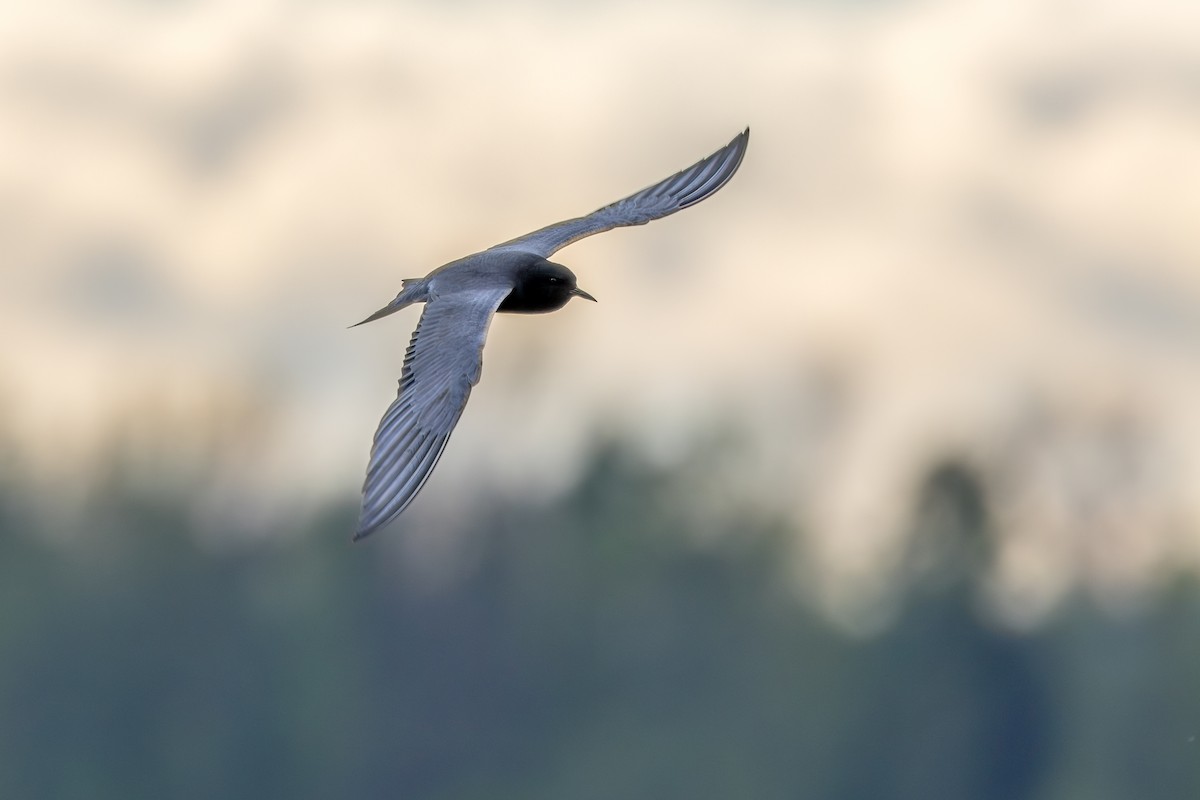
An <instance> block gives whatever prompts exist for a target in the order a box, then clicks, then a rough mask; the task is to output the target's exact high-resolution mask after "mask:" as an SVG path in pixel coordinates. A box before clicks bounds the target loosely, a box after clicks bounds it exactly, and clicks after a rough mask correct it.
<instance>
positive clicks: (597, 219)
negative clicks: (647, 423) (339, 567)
mask: <svg viewBox="0 0 1200 800" xmlns="http://www.w3.org/2000/svg"><path fill="white" fill-rule="evenodd" d="M749 141H750V129H749V128H747V129H746V130H744V131H742V132H741V133H739V134H738V135H737V136H735V137H734V138H733V140H732V141H730V142H729V144H727V145H725V146H724V147H722V148H721V149H720V150H718V151H717V152H715V153H713V154H712V155H710V156H708V157H707V158H704V159H701V160H700V161H698V162H696V163H695V164H693V165H692V166H690V167H688V168H687V169H685V170H682V171H680V172H677V173H676V174H674V175H672V176H671V177H669V178H667V179H666V180H663V181H660V182H659V183H656V184H654V185H653V186H649V187H647V188H645V189H642V190H641V191H640V192H637V193H635V194H631V195H630V196H629V197H626V198H625V199H623V200H618V201H617V202H615V203H612V204H610V205H607V206H604V207H603V208H601V209H598V210H596V211H593V212H592V213H591V214H588V215H587V216H583V217H575V218H574V219H568V220H565V221H563V222H556V223H554V224H553V225H548V226H546V227H545V228H540V229H538V230H536V231H534V232H533V233H527V234H525V235H524V236H520V237H517V238H516V239H511V240H509V241H507V242H503V243H501V244H498V245H496V246H495V247H491V248H489V249H487V250H484V251H482V252H479V253H475V254H473V255H469V256H466V257H465V258H460V259H458V260H457V261H451V262H450V263H449V264H446V265H444V266H441V267H438V268H437V269H435V270H434V271H433V272H431V273H429V274H428V275H426V276H425V277H424V278H409V279H406V280H405V281H404V282H403V288H402V289H401V291H400V293H399V294H398V295H396V298H395V299H394V300H392V302H390V303H388V304H387V305H386V306H384V307H383V308H381V309H379V310H378V311H376V312H375V313H374V314H372V315H371V316H369V317H367V318H366V319H364V320H363V321H362V322H359V323H358V325H362V324H364V323H367V322H372V321H374V320H377V319H379V318H380V317H386V316H387V315H388V314H393V313H395V312H397V311H399V310H400V309H402V308H404V307H406V306H409V305H412V304H413V303H424V304H425V310H424V311H423V312H422V313H421V320H420V322H418V323H417V329H416V330H415V331H413V335H412V340H411V341H410V342H409V345H408V350H406V351H405V354H404V369H403V371H402V372H401V374H400V389H399V392H397V394H396V399H395V400H394V401H393V402H392V404H391V406H389V407H388V410H387V413H385V414H384V415H383V419H382V420H381V421H380V423H379V428H378V430H376V431H375V440H374V443H373V444H372V445H371V460H370V464H369V465H368V467H367V478H366V481H365V482H364V483H363V502H362V512H361V514H360V515H359V520H358V529H357V531H356V532H355V534H354V539H355V540H358V539H361V538H363V537H364V536H369V535H370V534H372V533H374V532H375V531H377V530H378V529H379V528H381V527H383V526H384V525H386V524H388V523H389V522H391V521H392V520H394V519H395V518H396V517H397V516H399V514H400V512H402V511H403V510H404V509H405V508H407V507H408V504H409V503H411V502H412V500H413V498H414V497H416V496H417V492H419V491H420V490H421V487H422V486H424V485H425V481H426V480H428V478H429V475H430V473H432V472H433V467H434V465H436V464H437V462H438V459H439V458H440V457H441V455H442V451H443V450H445V449H446V442H447V441H449V439H450V434H451V432H452V431H453V430H454V426H455V424H457V423H458V418H459V417H460V416H462V412H463V408H464V407H465V406H466V404H467V398H468V397H469V396H470V394H471V387H473V386H474V385H475V384H476V383H478V382H479V375H480V372H481V370H482V369H483V343H484V340H485V339H486V338H487V331H488V326H489V325H490V324H491V321H492V316H493V315H494V314H496V313H497V312H499V313H506V312H507V313H512V314H543V313H546V312H550V311H557V310H558V309H560V308H562V307H563V306H565V305H566V304H567V301H569V300H570V299H571V298H572V297H582V298H583V299H585V300H591V301H593V302H595V299H596V298H594V297H592V296H591V295H590V294H588V293H587V292H585V291H584V290H582V289H580V288H579V286H578V285H577V284H576V280H575V274H574V273H573V272H571V270H569V269H567V268H566V267H564V266H562V265H561V264H556V263H554V262H552V261H549V260H548V259H549V258H550V256H552V255H554V253H556V252H557V251H559V250H561V249H562V248H564V247H566V246H567V245H569V244H571V243H572V242H577V241H579V240H580V239H582V238H584V237H586V236H591V235H592V234H595V233H603V232H604V231H609V230H612V229H613V228H620V227H624V226H626V225H644V224H646V223H647V222H649V221H650V220H653V219H658V218H660V217H665V216H667V215H668V214H674V213H675V212H676V211H679V210H681V209H684V208H687V207H688V206H692V205H695V204H696V203H699V202H700V201H701V200H703V199H704V198H706V197H709V196H710V195H712V194H714V193H715V192H716V191H717V190H718V189H720V188H721V187H722V186H724V185H725V184H726V183H727V182H728V181H729V179H730V178H732V177H733V173H735V172H737V169H738V167H739V166H740V165H741V163H742V157H743V156H744V155H745V154H746V145H747V144H748V143H749ZM351 327H356V326H351Z"/></svg>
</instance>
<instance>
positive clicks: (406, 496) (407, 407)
mask: <svg viewBox="0 0 1200 800" xmlns="http://www.w3.org/2000/svg"><path fill="white" fill-rule="evenodd" d="M510 291H511V287H495V288H487V289H478V290H470V291H458V292H453V293H450V294H446V295H441V296H437V297H433V298H431V299H430V300H429V302H428V303H427V304H426V306H425V311H424V313H422V314H421V321H420V322H419V323H418V324H417V329H416V330H415V331H414V332H413V336H412V341H411V342H410V343H409V345H408V349H407V350H405V355H404V369H403V371H402V373H401V376H400V387H399V391H398V392H397V394H396V399H395V400H394V401H392V404H391V406H389V407H388V410H387V412H386V413H384V415H383V419H381V420H380V422H379V428H378V429H377V430H376V432H375V440H374V443H373V444H372V446H371V462H370V466H369V467H368V468H367V479H366V481H365V483H364V484H363V503H362V513H361V514H360V516H359V522H358V530H357V532H356V533H355V534H354V538H355V539H361V538H363V537H364V536H368V535H370V534H371V533H373V532H374V531H376V530H377V529H379V528H381V527H383V526H384V525H386V524H387V523H389V522H391V521H392V520H393V519H395V518H396V516H397V515H399V514H400V512H401V511H403V510H404V509H405V508H406V507H407V506H408V504H409V503H411V502H412V500H413V498H414V497H416V495H417V492H419V491H420V490H421V487H422V486H424V485H425V481H426V480H428V479H429V476H430V474H431V473H432V472H433V468H434V466H435V465H436V464H437V462H438V459H439V458H440V457H441V455H442V452H443V451H444V450H445V449H446V443H447V442H448V441H449V440H450V434H451V432H453V430H454V426H455V425H456V424H457V423H458V419H459V417H460V416H462V412H463V408H464V407H465V406H466V404H467V398H468V397H470V395H471V387H473V386H474V385H475V384H476V383H478V382H479V374H480V370H481V368H482V365H483V344H484V341H485V340H486V339H487V331H488V326H489V325H490V324H491V321H492V316H493V315H494V314H495V312H496V309H497V308H498V307H499V305H500V303H501V302H502V301H503V300H504V298H505V297H507V296H508V293H509V292H510Z"/></svg>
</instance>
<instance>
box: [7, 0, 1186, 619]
mask: <svg viewBox="0 0 1200 800" xmlns="http://www.w3.org/2000/svg"><path fill="white" fill-rule="evenodd" d="M1152 5H1153V6H1154V9H1153V12H1151V11H1150V10H1148V8H1147V6H1146V5H1145V4H1140V3H1133V2H1131V1H1130V2H1118V1H1116V0H1113V1H1111V2H1104V3H1089V4H1083V3H1077V2H1048V3H1047V2H1035V1H1034V0H1025V1H1023V2H1004V3H1002V2H975V3H965V4H960V3H950V2H933V3H919V4H916V3H846V4H837V3H793V4H785V3H773V4H732V3H720V2H711V3H705V4H701V5H686V6H685V5H682V4H678V5H677V4H665V5H655V6H652V7H636V8H635V7H634V6H627V5H619V4H618V5H609V4H576V5H572V6H570V7H562V6H558V5H555V6H553V7H552V6H550V5H549V4H540V3H524V4H512V5H505V6H503V7H500V6H494V5H485V4H467V5H462V4H454V5H452V6H449V7H443V6H433V5H423V4H410V3H396V4H373V3H346V4H338V3H289V2H266V3H256V4H242V3H229V2H227V3H212V4H200V3H181V4H166V5H161V4H145V3H118V4H105V5H102V6H85V5H78V6H77V5H75V4H65V5H64V7H65V8H69V9H70V13H68V14H63V13H61V11H62V8H60V7H59V6H57V5H56V6H55V7H54V8H50V7H49V6H40V5H39V6H25V7H9V8H6V9H5V10H4V11H3V12H0V118H2V119H3V120H4V126H3V127H4V129H5V136H4V139H3V141H2V142H0V252H4V253H5V254H6V258H5V259H4V265H3V267H0V376H2V377H0V398H2V399H3V404H4V405H3V407H4V408H5V413H6V414H7V416H8V422H7V424H8V425H11V427H12V428H13V433H12V437H13V438H14V440H15V446H16V448H17V449H18V450H19V451H20V452H21V453H22V454H23V456H22V457H23V458H24V459H25V460H26V461H27V462H29V465H30V467H29V468H30V469H31V470H32V471H33V472H35V473H36V474H39V475H42V476H43V477H44V478H45V480H47V481H55V482H61V481H75V482H79V483H81V484H84V485H86V484H87V483H88V482H94V481H95V480H96V476H95V475H94V474H91V473H90V472H89V464H90V463H92V462H90V461H89V459H88V453H89V452H93V451H95V450H96V449H97V448H101V447H104V446H107V444H106V443H111V441H112V439H113V437H114V436H116V435H117V432H118V431H119V432H121V433H120V435H121V436H125V437H129V438H131V439H132V440H134V441H137V442H140V443H141V444H139V445H138V447H139V448H141V450H142V451H143V453H144V457H145V458H146V459H148V461H149V462H150V463H155V464H159V463H176V464H185V463H187V462H188V461H189V460H192V459H213V458H215V459H216V460H217V461H218V462H219V463H220V464H221V465H222V467H221V469H218V470H216V472H217V473H218V474H220V475H221V476H222V477H221V479H220V481H217V482H216V483H214V484H213V485H212V486H209V487H208V488H207V489H205V488H204V487H200V488H199V489H197V492H198V495H200V496H198V502H199V503H201V504H202V505H204V506H205V507H206V508H208V509H213V508H216V509H221V508H226V509H229V510H230V513H235V514H236V510H237V508H238V507H239V504H241V505H244V504H246V503H252V502H253V503H263V502H266V501H263V500H262V499H261V498H270V497H274V498H276V500H275V501H274V502H275V504H277V506H278V507H279V508H280V509H284V510H288V511H287V512H285V511H281V512H280V513H288V512H294V510H295V509H296V508H298V507H299V508H303V507H305V505H306V504H312V503H316V502H320V501H323V500H325V499H329V498H335V497H336V498H342V497H349V496H352V495H353V492H354V490H355V488H356V487H357V485H358V482H359V480H360V472H361V470H362V468H363V466H364V464H365V460H366V450H367V447H368V444H369V440H370V434H371V431H372V429H373V426H374V424H375V421H376V420H377V418H378V415H379V413H380V412H381V410H382V409H383V407H385V406H386V403H387V402H388V399H389V397H390V396H391V394H392V392H393V391H394V381H395V379H396V377H397V376H398V372H399V363H400V360H401V357H402V353H403V349H404V346H405V343H406V342H405V340H406V339H407V336H408V334H409V331H410V328H411V324H412V322H413V321H414V318H413V317H408V316H405V317H403V318H402V319H395V320H389V322H388V323H387V324H380V325H377V326H370V327H368V328H364V329H361V330H356V331H354V332H346V331H344V330H343V328H344V326H345V325H346V324H348V323H349V322H352V321H355V320H357V319H359V318H361V317H362V315H363V314H364V313H365V312H366V311H369V310H371V309H373V308H375V307H377V306H378V305H379V304H380V302H381V301H382V300H383V299H385V298H387V297H389V296H391V295H392V294H394V292H395V291H396V290H397V289H398V287H399V282H400V279H401V278H404V277H408V276H412V275H420V274H424V273H425V272H427V271H428V270H429V269H431V268H433V267H435V266H437V265H438V264H440V263H443V262H445V261H447V260H449V259H451V258H454V257H457V256H459V255H462V254H464V253H466V252H470V251H472V250H475V249H479V248H482V247H486V246H488V245H490V244H492V243H494V242H497V241H501V240H503V239H506V238H509V237H511V236H513V235H516V234H517V233H520V232H523V231H525V230H529V229H532V228H534V227H537V226H540V225H542V224H546V223H548V222H551V221H553V220H556V219H559V218H563V217H566V216H571V215H575V214H578V213H582V212H585V211H587V210H589V209H591V208H594V207H596V206H599V205H601V204H603V203H606V202H609V201H611V200H614V199H616V198H617V197H620V196H622V195H623V194H625V193H628V192H629V191H632V190H634V189H636V188H637V187H639V186H642V185H645V184H646V183H649V182H651V181H653V180H656V179H657V178H660V177H661V176H662V175H663V174H666V173H667V172H668V171H670V170H672V169H675V168H678V167H681V166H683V165H685V164H687V163H691V161H692V160H694V159H696V158H698V157H699V156H701V155H703V154H705V153H707V152H709V151H711V150H712V149H713V148H714V147H715V146H716V145H718V144H720V143H721V142H723V141H725V140H726V139H727V138H728V136H730V135H731V134H732V133H733V132H735V131H736V130H738V129H740V128H741V127H742V126H743V125H745V124H747V123H749V124H750V125H751V126H752V128H753V130H754V141H753V145H752V147H751V151H750V153H749V156H748V158H747V161H746V163H745V166H744V168H743V170H742V172H741V173H740V174H739V176H738V177H737V179H736V180H735V181H734V182H733V183H732V184H731V185H730V187H729V188H728V189H727V190H725V191H724V192H723V193H722V194H721V195H720V196H718V197H717V198H714V199H713V200H712V201H710V203H706V204H705V205H704V206H702V207H698V208H696V209H694V210H691V211H689V212H688V213H686V214H681V215H679V216H677V217H672V218H671V219H670V220H667V221H664V222H662V223H659V224H656V225H655V226H649V227H647V228H644V229H635V230H630V231H622V232H617V233H613V234H609V235H607V236H605V237H598V238H596V239H590V240H587V241H586V242H582V243H580V244H578V245H576V246H574V247H573V248H572V249H571V250H569V251H567V252H565V253H564V254H563V256H562V258H563V260H564V261H565V263H567V264H568V265H570V266H571V267H572V268H573V269H575V270H576V272H577V273H579V274H580V276H581V280H582V281H583V283H584V285H585V286H586V287H587V288H588V289H589V291H592V292H593V293H595V294H596V295H597V296H598V297H599V298H600V299H601V303H600V305H599V306H598V307H597V308H588V309H579V308H576V309H568V310H567V311H566V312H564V313H562V314H559V315H556V316H555V317H553V318H539V319H501V320H498V322H497V324H496V325H495V326H494V327H493V335H492V339H491V341H490V343H489V347H488V350H487V365H486V368H485V372H486V379H485V380H484V381H483V382H482V383H481V385H480V387H479V389H478V390H477V392H476V394H475V398H474V399H473V401H472V406H471V409H470V410H469V411H468V412H467V414H466V416H465V419H464V421H463V424H462V426H461V428H460V430H459V432H458V433H457V435H456V437H455V440H454V443H453V444H452V445H451V447H450V449H449V451H448V454H447V458H446V459H445V461H444V463H443V465H442V466H441V468H440V469H439V472H438V474H437V476H436V477H435V478H434V479H433V481H432V482H431V483H430V486H429V487H428V489H427V492H426V494H427V497H425V498H423V501H422V502H423V503H424V505H425V508H426V511H422V510H421V508H420V507H419V506H417V507H414V509H413V513H415V514H418V515H420V514H423V513H428V514H430V515H436V514H439V513H443V512H444V513H449V512H448V511H446V510H445V509H446V507H447V506H449V505H451V504H452V503H451V500H452V499H453V500H454V502H459V498H461V496H462V495H463V492H464V489H465V488H466V487H475V486H480V487H485V488H487V489H489V490H497V491H511V492H516V491H523V490H528V487H529V486H530V485H534V486H536V487H539V488H538V491H546V492H554V491H557V490H559V489H561V488H562V487H563V486H564V485H567V484H569V482H570V481H571V480H572V476H573V475H575V474H577V470H578V463H579V458H580V455H581V454H582V453H584V452H585V451H586V450H587V449H588V448H589V447H591V446H592V444H591V443H592V442H593V440H594V438H595V436H596V435H597V434H598V432H601V431H605V430H608V429H611V428H614V427H615V428H617V429H620V430H622V431H624V432H626V433H627V434H628V435H629V436H631V437H633V438H635V439H639V440H641V441H643V442H645V446H646V448H647V450H648V451H649V452H651V453H653V454H655V457H656V458H658V459H660V460H662V461H664V462H669V461H670V460H671V459H672V458H685V457H686V453H688V452H690V450H689V448H688V447H687V446H686V445H685V444H683V443H686V442H689V441H692V440H693V439H694V438H696V437H697V436H702V435H703V433H704V432H706V431H708V430H709V429H711V428H713V427H715V426H719V425H723V424H726V422H728V421H729V420H732V427H733V429H734V430H736V431H738V432H739V433H738V435H739V436H741V437H744V439H745V442H744V445H745V446H744V451H741V450H739V451H738V452H733V451H731V452H730V454H729V459H730V463H731V464H734V465H736V467H737V468H736V469H730V470H729V475H728V487H727V488H728V490H729V491H730V492H731V493H734V494H736V495H739V496H743V497H753V498H755V499H756V501H759V502H763V503H773V504H778V505H779V506H781V507H786V508H789V509H790V512H791V513H792V514H793V516H794V517H795V519H796V520H797V524H798V527H799V528H801V529H804V530H809V531H811V532H812V536H811V540H810V541H808V545H809V546H811V547H812V549H813V552H814V554H816V556H817V557H818V558H819V559H820V562H819V563H821V564H822V565H823V566H824V568H823V569H822V570H821V571H820V574H821V576H822V577H821V578H820V580H821V581H822V583H823V585H822V586H821V587H820V589H819V591H821V592H823V593H825V595H826V597H827V599H828V603H829V605H830V607H831V608H833V609H835V613H836V609H837V608H842V607H848V606H846V604H849V603H851V600H849V599H846V598H844V597H841V593H842V592H846V593H850V594H854V595H856V596H858V597H861V596H864V591H865V590H864V588H863V587H864V586H871V585H877V586H880V587H885V586H886V581H885V582H872V579H871V578H869V576H870V575H878V574H879V573H880V571H881V570H886V569H889V568H893V567H894V566H895V565H894V564H891V567H889V564H890V561H889V559H891V558H892V557H891V556H890V555H889V554H891V553H894V552H895V551H896V543H897V541H899V540H900V539H902V537H904V536H905V535H906V533H905V531H906V530H907V523H906V520H907V517H908V515H909V514H910V512H911V509H910V508H909V507H908V505H909V498H910V497H911V494H912V491H913V488H914V485H916V484H917V483H918V482H919V480H920V479H921V477H920V476H923V475H925V474H926V472H927V471H928V470H929V469H931V468H932V467H933V465H935V464H936V463H939V460H940V459H942V458H943V456H944V455H945V454H946V453H948V452H954V453H960V454H964V455H965V456H966V457H968V458H969V459H970V460H971V462H972V463H973V464H975V465H976V466H977V467H978V469H979V470H980V472H981V473H982V475H983V476H984V477H983V481H984V483H985V485H986V487H987V489H988V490H989V491H991V492H993V493H995V496H996V497H998V498H999V501H1000V503H1001V504H1002V509H1001V513H1000V514H999V518H1000V519H1001V520H1002V525H1001V527H1002V530H1001V531H999V532H998V536H999V537H1000V539H1001V542H1002V544H1001V554H1000V564H1001V567H1000V569H999V574H998V577H997V581H998V586H999V587H1000V588H998V589H997V596H998V597H1012V596H1018V599H1017V600H1007V601H1005V600H998V601H997V602H1001V603H1008V606H1006V607H1012V608H1017V607H1018V606H1020V607H1021V608H1023V609H1027V610H1026V611H1021V612H1013V613H1014V615H1016V616H1021V614H1029V615H1036V614H1038V613H1043V612H1044V609H1046V608H1049V607H1051V606H1052V605H1053V602H1054V600H1055V599H1056V598H1057V597H1058V596H1060V595H1061V593H1062V592H1063V591H1065V590H1066V588H1067V587H1069V586H1071V585H1074V584H1075V583H1076V582H1077V581H1083V582H1088V581H1097V582H1100V583H1101V584H1105V585H1112V586H1126V587H1127V586H1134V587H1136V586H1138V585H1141V584H1142V583H1144V582H1145V581H1147V580H1150V577H1149V576H1153V575H1156V574H1159V573H1160V572H1161V571H1162V570H1163V569H1164V568H1165V567H1166V565H1171V566H1172V567H1180V566H1186V567H1188V568H1193V569H1194V568H1195V566H1196V565H1197V564H1198V563H1200V535H1198V534H1197V526H1198V525H1200V505H1198V501H1197V497H1200V494H1198V493H1197V492H1196V487H1197V485H1198V484H1200V423H1197V422H1196V415H1195V413H1194V409H1195V408H1196V406H1197V403H1200V374H1198V373H1197V370H1196V366H1195V365H1196V360H1195V355H1196V346H1197V336H1198V335H1200V333H1198V332H1200V269H1198V268H1197V263H1198V261H1200V239H1197V237H1196V236H1195V234H1194V220H1195V219H1196V218H1197V215H1198V214H1200V192H1198V191H1197V189H1196V187H1197V186H1200V155H1197V151H1196V149H1195V147H1194V142H1195V135H1196V131H1197V127H1198V126H1200V55H1197V52H1196V50H1195V47H1194V41H1193V40H1194V36H1192V35H1191V32H1192V31H1194V30H1196V29H1197V28H1196V25H1197V23H1200V19H1198V17H1200V12H1197V11H1196V10H1194V9H1192V8H1190V7H1188V6H1186V5H1182V4H1170V3H1165V2H1164V3H1155V4H1152ZM634 15H636V22H637V24H630V18H631V16H634ZM150 408H156V409H160V411H161V413H157V412H155V413H151V412H149V411H148V409H150ZM225 415H228V420H227V421H226V422H222V421H220V420H222V419H225V418H226V416H225ZM214 420H216V421H214ZM210 429H211V430H224V431H226V433H224V434H217V433H214V434H211V435H210V434H208V433H206V432H205V431H208V430H210ZM181 431H188V433H187V434H184V435H176V434H179V432H181ZM188 441H192V442H193V444H190V445H189V444H187V442H188ZM64 454H70V455H69V456H65V455H64ZM180 469H181V470H182V471H183V472H184V473H188V468H184V467H180ZM189 474H190V473H189ZM218 484H219V485H218ZM214 486H215V487H216V488H213V487H214ZM222 487H224V488H222ZM229 487H238V492H235V493H234V494H238V493H240V495H242V496H244V497H243V499H242V500H236V499H230V497H231V495H230V493H229V492H230V490H229ZM205 491H209V492H210V494H208V495H204V492H205ZM206 498H207V499H206ZM213 498H216V499H215V500H214V499H213ZM246 498H258V499H255V500H253V501H251V500H250V499H246ZM268 504H269V503H268ZM217 516H218V517H219V516H220V515H219V513H217ZM1180 531H1182V532H1183V533H1180ZM825 584H827V585H825ZM1006 587H1007V588H1006ZM880 591H885V589H883V588H881V589H880ZM1014 593H1015V595H1014ZM866 594H869V591H866ZM1020 598H1024V599H1025V600H1024V601H1023V602H1024V603H1025V605H1023V606H1022V605H1020V604H1021V602H1022V601H1021V599H1020ZM1030 598H1032V599H1030ZM854 602H858V601H854ZM1028 609H1032V610H1028Z"/></svg>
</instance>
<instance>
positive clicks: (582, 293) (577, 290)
mask: <svg viewBox="0 0 1200 800" xmlns="http://www.w3.org/2000/svg"><path fill="white" fill-rule="evenodd" d="M571 294H573V295H575V296H576V297H582V298H583V299H584V300H591V301H592V302H593V303H595V302H596V298H594V297H592V296H591V295H590V294H588V293H587V292H585V291H584V290H583V289H580V288H579V287H578V286H576V287H575V288H574V289H572V290H571Z"/></svg>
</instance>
